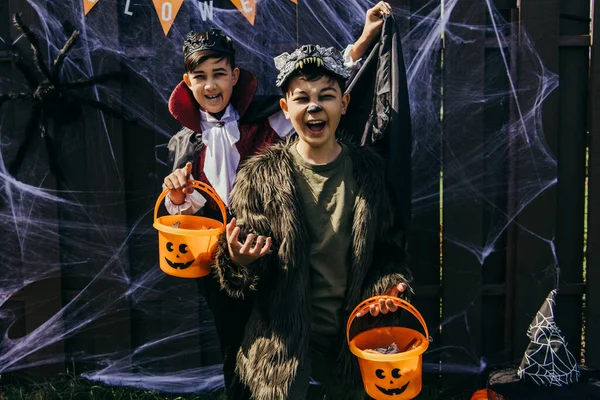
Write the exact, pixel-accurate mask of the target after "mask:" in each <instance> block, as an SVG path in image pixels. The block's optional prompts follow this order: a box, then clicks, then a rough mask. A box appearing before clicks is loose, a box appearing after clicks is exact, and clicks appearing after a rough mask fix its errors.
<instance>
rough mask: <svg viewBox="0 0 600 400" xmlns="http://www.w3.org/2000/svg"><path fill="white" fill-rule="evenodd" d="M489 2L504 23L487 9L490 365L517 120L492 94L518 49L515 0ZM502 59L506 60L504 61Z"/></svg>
mask: <svg viewBox="0 0 600 400" xmlns="http://www.w3.org/2000/svg"><path fill="white" fill-rule="evenodd" d="M494 6H495V7H496V10H495V12H494V16H495V20H496V23H497V24H498V23H501V21H502V19H504V20H505V21H506V22H507V23H508V24H509V25H508V26H506V25H504V24H501V25H497V26H498V29H499V34H500V36H499V37H498V36H496V32H495V31H494V30H493V28H494V25H493V24H492V20H491V17H490V15H489V10H487V13H488V15H487V16H486V27H487V29H486V30H487V34H486V51H485V54H486V63H485V93H486V94H489V95H490V96H486V98H487V101H486V102H485V105H484V107H485V108H484V137H485V139H484V140H485V143H486V146H485V147H484V151H485V156H484V155H482V156H484V157H485V159H486V160H487V164H488V165H490V167H489V168H486V170H485V175H484V189H483V196H484V197H485V198H486V200H487V201H486V202H485V203H484V208H483V209H484V213H483V236H484V237H485V238H486V243H485V246H487V247H488V249H492V248H493V249H494V251H493V252H491V253H490V254H489V255H488V256H487V257H486V259H485V261H484V263H483V265H482V280H483V287H482V290H483V292H482V308H481V325H482V331H481V335H482V338H483V339H482V341H481V353H480V354H481V356H482V357H484V358H485V360H486V362H487V364H488V365H492V366H493V365H498V364H501V363H504V362H506V361H507V346H506V341H505V340H502V339H501V332H503V331H504V329H507V327H506V326H507V324H506V320H507V318H506V316H507V314H509V315H511V313H512V303H510V304H509V303H507V299H508V298H511V297H510V296H511V293H512V290H513V288H512V286H511V285H510V284H509V282H510V281H511V280H510V278H509V275H510V273H509V270H508V268H507V267H508V266H510V264H508V263H507V259H508V257H509V255H510V252H509V249H510V246H508V243H510V240H511V232H510V230H504V231H502V230H503V229H504V227H505V226H506V218H507V217H506V216H507V215H511V214H513V215H514V212H515V211H514V210H515V207H514V205H513V204H511V202H510V198H511V197H510V195H509V194H508V193H509V190H510V160H511V156H510V155H508V154H510V152H511V146H510V144H511V135H512V134H514V132H513V131H512V129H511V128H512V127H513V126H515V125H516V117H515V116H514V114H513V113H511V110H512V106H513V101H512V96H509V95H507V96H506V97H505V98H502V99H497V100H496V99H494V98H493V96H491V94H494V93H510V79H509V78H513V79H514V77H516V69H517V67H516V66H517V53H518V51H517V44H518V30H517V29H516V27H517V21H518V13H517V8H516V7H517V4H516V1H510V0H502V1H495V2H494ZM499 39H500V40H499ZM499 41H500V43H499ZM505 59H506V60H507V63H508V64H505V62H504V60H505ZM507 66H508V68H507ZM514 80H515V81H516V79H514ZM507 100H508V101H507ZM507 128H508V129H507ZM503 132H507V134H504V133H503ZM506 155H508V156H506ZM488 287H501V288H502V291H501V292H498V293H492V292H491V290H489V289H488Z"/></svg>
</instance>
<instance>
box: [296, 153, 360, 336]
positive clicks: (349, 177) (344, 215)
mask: <svg viewBox="0 0 600 400" xmlns="http://www.w3.org/2000/svg"><path fill="white" fill-rule="evenodd" d="M292 154H293V156H294V159H295V161H296V165H297V173H296V177H295V178H296V182H297V185H298V189H299V194H300V198H301V199H300V200H301V201H302V204H303V205H304V210H305V212H306V215H305V218H306V222H307V223H308V232H309V235H310V243H311V244H310V294H311V306H312V321H311V329H312V335H313V336H316V337H319V336H330V335H334V334H335V333H336V332H337V331H338V329H339V325H340V323H341V321H340V312H341V309H342V308H343V306H344V298H345V295H346V287H347V283H348V273H349V271H350V262H351V258H350V257H351V245H352V220H353V215H354V213H353V208H354V199H355V197H356V191H357V189H356V181H355V179H354V175H353V173H352V160H351V159H350V157H349V155H348V148H347V147H346V146H345V145H343V144H342V151H341V153H340V154H339V156H338V157H337V158H336V159H335V160H334V161H332V162H330V163H329V164H323V165H313V164H309V163H307V162H306V161H305V160H304V159H303V158H302V156H300V154H298V151H297V150H296V146H295V145H294V146H292Z"/></svg>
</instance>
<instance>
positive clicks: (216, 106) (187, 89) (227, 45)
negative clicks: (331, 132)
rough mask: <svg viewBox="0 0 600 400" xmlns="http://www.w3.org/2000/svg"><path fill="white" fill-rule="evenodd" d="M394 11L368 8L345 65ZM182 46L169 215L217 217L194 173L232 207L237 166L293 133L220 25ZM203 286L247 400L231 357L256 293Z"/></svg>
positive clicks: (227, 365)
mask: <svg viewBox="0 0 600 400" xmlns="http://www.w3.org/2000/svg"><path fill="white" fill-rule="evenodd" d="M390 11H391V9H390V7H389V5H388V4H387V3H384V2H380V3H378V4H377V5H376V6H374V7H373V8H371V9H369V10H368V12H367V18H366V23H365V27H364V30H363V34H362V35H361V37H360V38H359V39H358V40H357V42H355V43H354V45H352V46H349V47H348V48H347V49H346V51H345V60H346V64H347V66H349V67H351V68H356V66H357V65H358V64H357V63H355V62H353V61H352V60H357V61H358V60H359V59H360V58H361V57H362V55H363V54H364V53H365V52H366V51H367V50H368V48H369V47H371V45H372V42H374V41H375V40H377V39H378V38H379V36H380V32H381V27H382V25H383V17H384V16H385V15H389V13H390ZM183 51H184V58H185V70H186V74H185V75H184V81H183V82H181V83H180V84H179V85H178V87H177V88H176V89H175V90H174V92H173V94H172V96H171V99H170V102H169V110H170V112H171V113H172V115H173V116H174V117H175V118H176V119H177V120H178V121H179V122H180V123H181V124H182V125H183V126H184V129H183V130H182V131H180V132H179V133H178V134H177V135H175V136H174V137H173V138H172V139H171V140H170V142H169V150H170V155H171V162H172V164H173V167H174V172H173V173H171V174H170V175H169V176H167V177H166V178H165V182H164V183H165V186H166V187H169V188H170V189H171V192H170V195H169V196H167V198H166V200H165V202H166V206H167V209H168V210H169V212H170V213H172V214H177V213H182V214H191V213H194V212H196V211H197V210H198V209H200V208H202V212H203V214H204V215H205V216H208V217H215V218H218V217H217V215H218V213H217V212H216V204H214V202H212V200H210V199H209V200H206V199H204V197H202V196H201V195H199V194H198V193H197V192H192V193H185V192H184V189H185V182H186V180H187V179H188V178H192V179H193V177H196V178H197V179H198V180H200V181H203V182H205V183H208V184H210V185H211V186H213V187H214V188H215V190H216V191H217V193H219V195H220V197H221V198H222V199H223V201H224V202H225V203H226V204H227V205H229V197H230V190H231V187H232V184H233V180H234V178H235V175H236V172H237V169H238V168H239V166H240V165H242V164H243V162H244V161H245V160H246V159H247V158H248V157H249V156H251V155H253V154H256V153H259V152H260V151H261V150H263V149H264V148H265V147H267V146H269V145H271V144H273V143H276V142H278V141H280V140H281V139H282V138H285V137H287V136H288V135H290V134H292V133H293V131H292V129H291V125H290V123H289V121H287V120H286V119H285V118H284V117H283V115H282V114H281V110H280V109H279V105H278V98H277V101H273V98H270V99H266V100H262V101H259V100H258V99H256V98H254V93H255V91H256V88H257V81H256V78H255V77H254V76H253V75H252V74H251V73H249V72H247V71H243V70H240V69H238V68H235V57H234V50H233V43H232V41H231V39H230V38H228V37H227V36H226V35H223V34H222V33H221V32H220V31H218V30H210V31H208V32H203V33H200V34H194V33H191V34H190V35H189V36H188V38H187V39H186V41H185V43H184V48H183ZM190 172H191V174H190ZM198 283H199V287H200V290H201V292H202V295H203V296H204V297H205V299H206V300H207V303H208V305H209V307H210V308H211V310H212V311H213V314H214V318H215V326H216V329H217V334H218V336H219V340H220V344H221V351H222V355H223V359H224V376H225V384H226V387H227V389H228V396H229V398H240V399H241V398H246V394H244V393H243V392H244V390H242V389H240V386H239V385H237V380H236V378H235V376H234V373H233V368H234V363H235V359H234V357H235V356H233V357H232V356H231V355H232V354H233V355H235V353H236V352H237V347H238V346H239V342H240V340H241V334H242V332H243V327H244V325H245V321H246V319H247V315H248V313H249V311H250V303H251V298H249V297H247V298H246V299H245V301H243V302H242V301H239V300H237V299H232V298H229V297H228V296H226V295H225V294H224V292H222V291H220V290H219V287H218V284H217V283H216V281H215V280H214V278H213V277H211V276H209V277H206V278H201V279H199V282H198ZM217 309H228V310H235V316H232V315H230V316H229V317H228V318H223V317H221V315H222V313H219V312H216V310H217ZM232 313H233V311H232ZM238 392H239V393H238ZM236 393H238V394H236Z"/></svg>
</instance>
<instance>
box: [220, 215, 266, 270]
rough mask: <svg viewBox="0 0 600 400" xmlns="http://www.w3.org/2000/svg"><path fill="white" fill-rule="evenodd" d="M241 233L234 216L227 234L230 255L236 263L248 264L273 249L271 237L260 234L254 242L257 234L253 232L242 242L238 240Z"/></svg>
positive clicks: (226, 230) (228, 226)
mask: <svg viewBox="0 0 600 400" xmlns="http://www.w3.org/2000/svg"><path fill="white" fill-rule="evenodd" d="M239 234H240V228H239V227H237V226H236V220H235V218H232V219H231V222H229V223H228V224H227V228H226V229H225V235H226V237H227V246H228V247H229V256H230V257H231V260H232V261H233V262H234V263H236V264H240V265H243V266H247V265H249V264H251V263H253V262H254V261H256V260H258V259H259V258H261V257H262V256H264V255H265V254H267V253H268V252H269V250H270V249H271V238H270V237H267V238H265V237H264V236H259V237H258V238H256V243H254V239H255V236H256V235H254V234H253V233H251V234H249V235H248V236H247V237H246V241H245V242H244V243H243V244H242V243H240V242H239V241H238V236H239Z"/></svg>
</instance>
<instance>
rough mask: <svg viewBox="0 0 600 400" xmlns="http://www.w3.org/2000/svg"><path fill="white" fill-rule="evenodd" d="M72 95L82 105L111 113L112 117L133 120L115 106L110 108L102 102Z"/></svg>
mask: <svg viewBox="0 0 600 400" xmlns="http://www.w3.org/2000/svg"><path fill="white" fill-rule="evenodd" d="M72 97H73V98H75V99H76V100H77V101H79V102H81V104H83V105H86V106H89V107H92V108H96V109H98V110H100V111H102V112H105V113H107V114H109V115H112V116H113V117H117V118H120V119H123V120H125V121H128V122H135V120H134V119H132V118H130V117H128V116H126V115H125V114H123V113H122V112H121V111H119V110H117V109H115V108H112V107H111V106H107V105H106V104H104V103H102V102H100V101H97V100H92V99H86V98H85V97H79V96H72Z"/></svg>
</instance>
